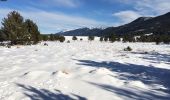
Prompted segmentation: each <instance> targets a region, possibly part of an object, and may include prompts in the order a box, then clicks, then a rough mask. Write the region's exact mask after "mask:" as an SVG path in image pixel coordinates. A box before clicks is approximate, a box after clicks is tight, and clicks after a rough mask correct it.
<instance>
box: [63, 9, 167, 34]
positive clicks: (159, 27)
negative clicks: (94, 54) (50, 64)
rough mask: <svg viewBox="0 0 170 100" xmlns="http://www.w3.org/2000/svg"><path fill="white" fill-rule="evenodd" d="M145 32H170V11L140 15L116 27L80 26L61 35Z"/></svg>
mask: <svg viewBox="0 0 170 100" xmlns="http://www.w3.org/2000/svg"><path fill="white" fill-rule="evenodd" d="M147 33H154V34H155V33H170V12H169V13H166V14H164V15H161V16H157V17H140V18H138V19H136V20H134V21H132V22H130V23H128V24H125V25H122V26H118V27H108V28H106V29H97V28H95V29H89V28H81V29H76V30H72V31H67V32H63V33H62V35H70V36H73V35H76V36H89V35H93V36H106V35H111V34H118V35H122V34H147ZM60 34H61V33H60Z"/></svg>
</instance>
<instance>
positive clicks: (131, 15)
mask: <svg viewBox="0 0 170 100" xmlns="http://www.w3.org/2000/svg"><path fill="white" fill-rule="evenodd" d="M113 16H115V17H118V18H119V20H120V21H121V24H125V23H129V22H131V21H133V20H134V19H137V18H138V17H140V16H141V15H140V14H139V13H137V12H135V11H130V10H127V11H120V12H117V13H114V14H113Z"/></svg>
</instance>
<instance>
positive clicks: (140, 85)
mask: <svg viewBox="0 0 170 100" xmlns="http://www.w3.org/2000/svg"><path fill="white" fill-rule="evenodd" d="M128 84H129V85H130V86H132V87H138V88H142V89H148V88H149V87H148V86H147V85H145V84H144V83H143V82H141V81H130V82H129V83H128Z"/></svg>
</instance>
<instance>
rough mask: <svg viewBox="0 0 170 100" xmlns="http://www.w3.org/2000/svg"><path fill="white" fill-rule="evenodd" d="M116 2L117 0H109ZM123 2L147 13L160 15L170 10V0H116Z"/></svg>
mask: <svg viewBox="0 0 170 100" xmlns="http://www.w3.org/2000/svg"><path fill="white" fill-rule="evenodd" d="M109 1H112V2H114V1H115V0H109ZM116 1H117V2H120V3H122V4H127V5H130V6H131V7H132V8H134V9H135V10H137V11H138V12H140V13H142V14H145V15H160V14H164V13H167V12H170V6H169V5H170V0H116Z"/></svg>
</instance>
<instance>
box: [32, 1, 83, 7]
mask: <svg viewBox="0 0 170 100" xmlns="http://www.w3.org/2000/svg"><path fill="white" fill-rule="evenodd" d="M38 2H39V3H36V4H35V3H34V2H32V4H33V5H36V6H48V7H49V6H60V7H78V6H79V5H80V4H81V0H39V1H38Z"/></svg>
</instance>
